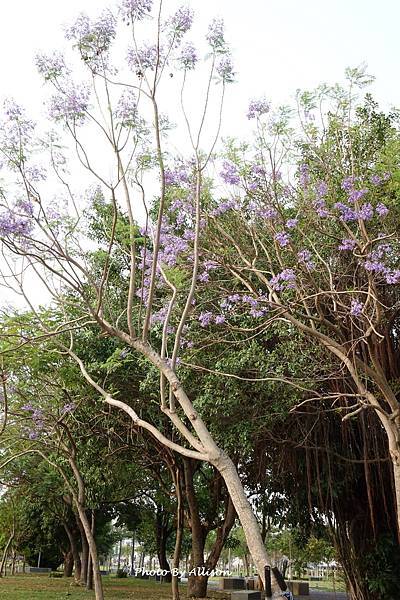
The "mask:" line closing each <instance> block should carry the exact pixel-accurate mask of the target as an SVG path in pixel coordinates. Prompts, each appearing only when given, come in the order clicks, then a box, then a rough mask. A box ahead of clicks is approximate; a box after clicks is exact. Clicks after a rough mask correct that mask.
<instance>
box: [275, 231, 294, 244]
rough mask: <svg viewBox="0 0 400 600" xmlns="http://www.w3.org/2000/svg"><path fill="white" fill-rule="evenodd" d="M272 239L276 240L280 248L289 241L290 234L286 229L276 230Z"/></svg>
mask: <svg viewBox="0 0 400 600" xmlns="http://www.w3.org/2000/svg"><path fill="white" fill-rule="evenodd" d="M274 239H275V240H276V241H277V242H278V244H279V245H280V247H281V248H285V246H287V245H288V244H289V242H290V235H289V234H288V233H286V231H278V233H276V234H275V235H274Z"/></svg>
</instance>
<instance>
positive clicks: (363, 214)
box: [357, 202, 374, 221]
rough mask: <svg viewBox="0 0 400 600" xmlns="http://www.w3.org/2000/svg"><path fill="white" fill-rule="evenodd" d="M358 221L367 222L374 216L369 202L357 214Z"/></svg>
mask: <svg viewBox="0 0 400 600" xmlns="http://www.w3.org/2000/svg"><path fill="white" fill-rule="evenodd" d="M357 216H358V218H359V219H362V220H363V221H369V220H370V219H372V217H373V216H374V209H373V208H372V204H371V203H370V202H366V203H365V204H363V205H362V206H361V208H360V210H359V211H358V213H357Z"/></svg>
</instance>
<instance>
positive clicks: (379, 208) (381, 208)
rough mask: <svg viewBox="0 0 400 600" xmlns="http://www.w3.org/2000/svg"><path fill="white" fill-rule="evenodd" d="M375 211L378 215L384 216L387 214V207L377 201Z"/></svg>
mask: <svg viewBox="0 0 400 600" xmlns="http://www.w3.org/2000/svg"><path fill="white" fill-rule="evenodd" d="M375 212H376V214H377V215H378V216H379V217H382V218H384V217H386V215H387V214H388V212H389V209H388V207H387V206H386V205H385V204H383V203H382V202H379V204H377V205H376V208H375Z"/></svg>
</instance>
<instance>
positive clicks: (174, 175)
mask: <svg viewBox="0 0 400 600" xmlns="http://www.w3.org/2000/svg"><path fill="white" fill-rule="evenodd" d="M164 178H165V185H176V186H181V185H185V184H187V183H189V181H190V177H189V174H188V172H187V169H186V167H185V166H183V165H178V166H177V167H176V168H175V169H174V170H171V169H165V172H164ZM171 208H172V210H175V209H174V208H173V207H172V206H171ZM175 208H178V207H175Z"/></svg>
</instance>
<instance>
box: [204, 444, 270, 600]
mask: <svg viewBox="0 0 400 600" xmlns="http://www.w3.org/2000/svg"><path fill="white" fill-rule="evenodd" d="M213 464H214V465H215V467H216V468H217V469H218V471H219V472H220V473H221V475H222V477H223V479H224V481H225V485H226V487H227V489H228V492H229V495H230V497H231V499H232V503H233V506H234V507H235V510H236V513H237V515H238V517H239V520H240V523H241V525H242V528H243V532H244V535H245V537H246V542H247V547H248V549H249V551H250V554H251V556H252V558H253V561H254V563H255V565H256V568H257V571H258V574H259V575H260V577H261V579H262V581H263V583H264V585H265V581H264V567H265V566H266V565H271V561H270V558H269V556H268V553H267V551H266V549H265V546H264V542H263V540H262V537H261V531H260V526H259V524H258V521H257V519H256V517H255V514H254V512H253V509H252V507H251V504H250V502H249V500H248V498H247V496H246V494H245V491H244V489H243V485H242V482H241V481H240V478H239V475H238V472H237V470H236V467H235V465H234V463H233V462H232V460H231V459H230V458H229V457H228V456H227V455H226V454H225V453H223V452H221V456H220V457H219V458H218V459H217V460H216V461H215V462H214V463H213ZM280 591H281V590H280V587H279V585H278V583H277V581H276V580H275V578H274V577H273V576H272V592H273V594H274V593H280Z"/></svg>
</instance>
